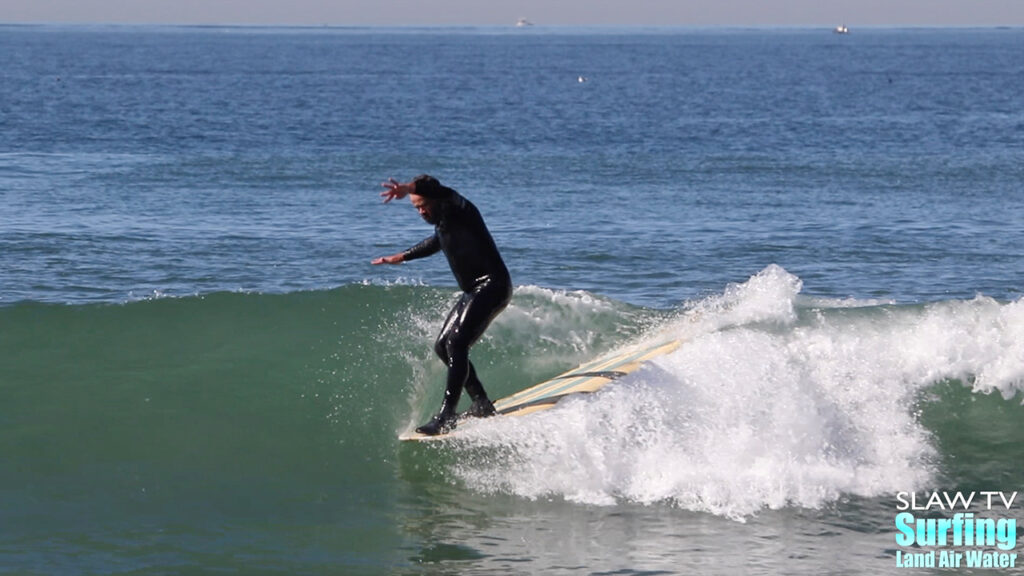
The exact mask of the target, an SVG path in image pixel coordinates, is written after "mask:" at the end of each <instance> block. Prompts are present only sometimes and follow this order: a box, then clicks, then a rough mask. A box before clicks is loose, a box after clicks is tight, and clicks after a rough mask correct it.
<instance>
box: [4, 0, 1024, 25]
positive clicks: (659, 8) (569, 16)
mask: <svg viewBox="0 0 1024 576" xmlns="http://www.w3.org/2000/svg"><path fill="white" fill-rule="evenodd" d="M520 18H524V19H527V20H529V21H530V22H532V23H534V24H537V25H549V26H650V25H655V26H828V27H835V26H838V25H840V24H845V25H847V26H849V27H850V28H851V29H855V28H856V27H857V26H1024V0H0V22H5V23H37V22H52V23H148V24H242V25H244V24H252V25H274V24H278V25H308V26H320V25H331V26H448V25H455V26H460V25H481V26H503V25H508V26H511V25H514V24H515V23H516V21H517V20H519V19H520Z"/></svg>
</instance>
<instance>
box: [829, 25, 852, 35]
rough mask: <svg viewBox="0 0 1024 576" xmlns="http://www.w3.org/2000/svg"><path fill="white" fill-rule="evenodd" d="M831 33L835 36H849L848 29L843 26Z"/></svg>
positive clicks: (837, 27)
mask: <svg viewBox="0 0 1024 576" xmlns="http://www.w3.org/2000/svg"><path fill="white" fill-rule="evenodd" d="M832 32H833V33H835V34H849V33H850V29H849V28H847V27H846V25H845V24H843V25H842V26H836V27H835V30H832Z"/></svg>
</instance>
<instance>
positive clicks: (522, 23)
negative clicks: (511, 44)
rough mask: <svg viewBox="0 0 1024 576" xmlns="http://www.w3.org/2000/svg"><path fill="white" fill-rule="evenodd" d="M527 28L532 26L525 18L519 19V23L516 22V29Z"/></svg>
mask: <svg viewBox="0 0 1024 576" xmlns="http://www.w3.org/2000/svg"><path fill="white" fill-rule="evenodd" d="M527 26H533V22H530V21H529V20H527V19H526V18H520V19H519V21H518V22H516V28H526V27H527Z"/></svg>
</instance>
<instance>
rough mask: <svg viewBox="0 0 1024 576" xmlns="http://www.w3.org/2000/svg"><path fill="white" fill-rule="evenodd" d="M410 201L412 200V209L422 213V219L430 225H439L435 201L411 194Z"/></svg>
mask: <svg viewBox="0 0 1024 576" xmlns="http://www.w3.org/2000/svg"><path fill="white" fill-rule="evenodd" d="M409 199H410V200H412V207H413V208H415V209H416V211H417V212H419V213H420V217H421V218H423V219H424V220H426V221H427V223H428V224H437V213H436V212H435V210H434V202H433V201H431V200H430V199H429V198H424V197H423V196H417V195H416V194H410V195H409Z"/></svg>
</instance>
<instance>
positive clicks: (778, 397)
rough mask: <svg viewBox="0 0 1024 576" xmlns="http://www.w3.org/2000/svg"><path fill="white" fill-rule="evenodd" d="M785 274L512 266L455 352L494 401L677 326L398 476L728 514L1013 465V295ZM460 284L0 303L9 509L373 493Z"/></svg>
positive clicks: (1018, 362) (388, 468)
mask: <svg viewBox="0 0 1024 576" xmlns="http://www.w3.org/2000/svg"><path fill="white" fill-rule="evenodd" d="M800 289H801V281H800V279H799V278H797V277H795V276H793V275H791V274H789V273H788V272H786V271H785V270H783V269H782V268H780V267H777V266H770V267H768V268H766V269H765V270H763V271H762V272H760V273H759V274H757V275H755V276H753V277H751V278H750V279H749V280H748V281H746V282H744V283H741V284H736V285H732V286H729V287H727V288H726V289H725V290H724V291H722V292H721V293H720V294H716V295H712V296H709V297H707V298H704V299H702V300H699V301H694V302H690V303H687V304H686V305H684V306H682V307H680V308H678V309H676V310H668V311H663V310H653V309H647V308H640V307H635V306H630V305H627V304H623V303H621V302H617V301H614V300H610V299H607V298H602V297H599V296H595V295H593V294H590V293H587V292H560V291H552V290H548V289H544V288H539V287H529V286H527V287H519V288H518V289H517V291H516V295H515V297H514V300H513V303H512V305H511V306H510V307H509V308H508V309H507V310H506V311H505V312H504V313H503V314H502V315H501V316H500V317H499V318H498V320H497V321H496V322H495V324H494V325H493V326H492V328H491V329H490V330H489V331H488V333H487V334H486V335H485V337H484V338H483V339H482V341H481V342H480V343H478V345H477V346H476V347H475V348H474V351H473V359H474V362H475V363H476V365H477V368H478V370H479V372H480V373H481V376H482V378H483V379H484V381H485V384H486V386H487V387H488V389H489V391H490V393H491V395H492V396H493V397H500V396H503V395H506V394H510V393H512V392H515V391H517V390H519V389H521V388H523V387H525V386H527V385H529V384H531V383H533V382H536V381H540V380H543V379H545V378H547V377H550V376H551V375H554V374H556V373H558V372H560V371H562V370H565V369H568V368H571V367H573V366H575V365H577V364H579V363H581V362H584V361H586V360H589V359H591V358H593V357H595V356H597V355H599V354H602V353H605V352H609V351H613V350H615V349H618V348H621V347H623V346H626V345H629V344H632V343H635V342H638V341H641V340H651V341H653V340H657V339H665V338H680V339H683V340H684V345H683V346H681V347H680V348H679V349H678V350H677V351H675V352H673V353H672V354H670V355H668V356H665V357H662V358H660V359H658V360H656V361H654V362H652V363H651V364H650V365H649V366H647V367H645V368H644V369H642V370H640V371H638V372H636V373H634V374H632V375H630V376H629V377H627V378H625V379H623V380H620V381H618V382H617V383H615V384H614V385H612V386H609V387H608V388H606V389H605V390H604V391H602V392H600V393H597V394H594V395H591V396H588V397H581V398H578V399H571V400H569V401H565V402H563V403H562V404H560V405H559V406H557V407H556V408H554V409H552V410H550V411H548V412H545V413H541V414H537V415H533V416H529V417H524V418H502V419H493V420H487V421H480V422H478V423H477V424H476V425H474V426H467V427H464V431H465V434H463V435H462V439H461V440H458V441H453V442H451V443H448V444H444V445H442V446H439V447H429V448H423V450H426V451H427V454H428V455H429V454H431V453H432V451H440V452H443V453H444V454H446V456H444V457H436V458H435V457H432V456H428V457H425V458H423V457H421V456H419V455H418V454H412V455H408V456H403V458H400V460H402V459H404V460H405V461H404V463H403V466H405V465H406V464H408V462H409V461H410V460H409V459H411V461H412V462H414V463H415V465H413V466H411V467H410V468H409V469H407V470H403V473H404V474H411V475H412V477H413V478H414V479H418V480H417V481H419V480H422V481H426V482H434V481H435V480H433V478H432V475H433V474H435V473H436V472H438V471H441V472H443V474H441V477H442V478H444V479H445V480H444V482H448V481H450V480H451V479H452V478H454V479H457V480H458V481H459V482H462V483H464V484H465V485H466V486H467V487H469V488H470V489H472V490H474V491H476V492H479V493H484V494H495V493H501V494H511V495H515V496H521V497H527V498H531V499H541V498H545V499H546V498H559V499H565V500H568V501H577V502H584V503H589V504H598V505H603V504H610V503H616V502H634V503H642V504H651V503H669V504H671V505H673V506H676V507H679V508H682V509H686V510H693V511H702V512H710V513H712V514H716V515H720V516H724V517H730V518H746V517H748V516H749V515H750V514H753V513H755V512H757V511H758V510H762V509H765V508H769V509H775V508H783V507H792V506H795V507H802V508H812V509H816V508H822V507H825V506H829V505H830V504H832V503H834V502H836V501H837V500H839V499H841V498H843V497H844V496H845V495H855V496H865V497H874V496H887V495H890V494H891V493H893V492H895V491H901V490H921V489H925V488H926V487H928V486H934V485H941V486H942V487H943V488H944V489H952V488H954V487H957V486H977V485H979V484H981V485H984V484H985V483H986V482H1000V483H1002V484H1003V485H1015V483H1020V482H1021V481H1024V478H1022V477H1021V475H1020V472H1019V467H1018V466H1016V465H1015V463H1016V462H1019V461H1020V459H1021V458H1024V453H1022V451H1021V448H1020V447H1018V446H1017V443H1015V439H1016V438H1020V437H1021V434H1022V433H1024V424H1022V422H1024V419H1022V418H1020V411H1021V407H1020V403H1019V401H1018V398H1019V393H1020V391H1021V388H1022V386H1024V353H1022V352H1021V351H1022V350H1024V303H1022V302H1021V301H1014V302H999V301H996V300H992V299H989V298H985V297H977V298H974V299H971V300H951V301H945V302H938V303H931V304H922V305H909V306H908V305H897V304H893V303H891V302H873V301H872V302H869V301H852V300H844V301H836V300H824V299H816V298H809V297H804V296H801V294H800ZM454 298H455V294H454V293H453V292H452V291H451V290H447V289H439V288H432V287H426V286H416V285H372V284H353V285H349V286H345V287H342V288H339V289H336V290H330V291H318V292H300V293H292V294H285V295H261V294H243V293H218V294H211V295H207V296H202V297H187V298H162V299H156V300H149V301H138V302H131V303H127V304H120V305H106V304H87V305H77V306H61V305H46V304H28V303H26V304H18V305H14V306H9V307H5V308H0V357H2V358H4V361H3V363H2V364H0V387H2V391H3V395H4V398H5V410H4V412H3V415H2V418H0V428H2V429H3V434H0V450H2V451H3V453H4V454H5V460H4V462H3V471H4V475H3V478H4V482H3V484H4V486H3V488H4V494H6V496H5V497H4V499H5V509H6V510H9V514H10V515H11V517H12V518H13V519H14V520H18V519H21V520H24V521H26V522H30V520H31V518H34V517H38V514H39V509H40V506H42V507H43V508H46V509H48V511H49V512H50V513H51V514H53V515H54V516H55V517H58V518H63V519H64V520H67V521H68V522H72V523H74V522H79V523H81V522H83V520H82V518H97V517H102V518H104V519H105V520H104V521H117V519H118V518H121V519H122V520H124V521H126V522H127V521H129V519H130V518H133V517H137V516H138V515H139V514H142V515H143V516H147V517H153V518H160V519H161V521H166V520H167V519H168V518H170V519H173V518H176V517H186V516H188V515H189V514H193V513H198V514H215V513H227V512H225V510H233V509H236V508H237V509H244V510H247V511H250V512H247V513H255V514H257V515H259V514H261V513H267V514H270V513H272V512H274V511H280V510H285V509H287V510H292V512H290V513H293V512H294V511H293V509H292V508H291V507H292V506H293V504H294V502H291V501H289V500H288V498H289V497H288V496H287V495H288V494H291V495H292V497H294V495H295V494H296V493H300V494H304V493H314V492H315V493H321V492H323V493H324V494H326V495H325V496H324V497H327V495H331V494H333V495H335V496H336V497H337V498H338V499H340V500H341V501H343V502H344V501H350V502H352V506H354V507H355V506H357V505H356V503H355V501H353V500H351V496H350V495H351V494H353V493H354V492H353V491H356V492H355V493H359V494H363V497H365V498H371V499H372V498H377V497H380V498H386V495H385V494H381V493H380V490H382V489H380V488H379V487H380V486H389V485H392V483H393V481H394V478H395V469H394V460H393V459H392V458H391V456H389V455H394V454H396V450H400V451H399V452H398V453H397V454H399V455H403V454H407V453H406V452H402V451H403V450H405V448H404V447H403V448H401V449H400V448H399V445H398V443H397V441H396V440H395V438H396V434H397V433H399V432H401V431H402V430H406V429H408V428H410V427H412V426H414V425H416V424H418V423H420V422H421V421H422V420H424V419H425V418H427V417H428V416H429V414H430V413H431V411H432V410H434V409H435V408H436V405H437V403H438V402H439V400H440V395H441V386H442V384H441V382H442V381H443V375H444V367H443V365H442V364H441V363H440V362H439V361H438V360H437V359H436V358H434V357H433V356H432V352H431V344H432V341H433V338H434V336H435V332H436V330H437V329H438V328H439V326H440V322H441V320H442V319H443V316H444V314H445V312H446V311H447V308H448V306H449V305H450V304H451V303H452V302H453V300H454ZM417 450H418V449H417ZM353 462H358V463H360V465H359V466H357V467H354V468H353V466H352V463H353ZM420 465H422V466H420ZM420 468H422V469H420ZM282 485H283V486H287V487H288V489H287V490H284V491H282V490H280V487H281V486H282ZM26 486H30V487H31V488H25V487H26ZM373 487H378V488H373ZM989 487H991V486H989ZM385 492H386V490H385ZM368 494H369V495H371V496H368ZM373 494H376V496H372V495H373ZM182 501H188V502H192V503H193V505H192V506H189V507H187V508H186V509H182V508H181V506H180V503H181V502H182ZM40 502H45V503H46V504H40ZM256 502H258V504H254V503H256ZM253 506H254V507H255V508H254V509H255V510H256V512H251V509H250V507H253ZM360 506H362V505H360ZM360 509H362V508H360ZM353 510H355V508H354V509H353ZM197 511H199V512H197ZM260 511H262V512H260Z"/></svg>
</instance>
